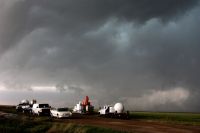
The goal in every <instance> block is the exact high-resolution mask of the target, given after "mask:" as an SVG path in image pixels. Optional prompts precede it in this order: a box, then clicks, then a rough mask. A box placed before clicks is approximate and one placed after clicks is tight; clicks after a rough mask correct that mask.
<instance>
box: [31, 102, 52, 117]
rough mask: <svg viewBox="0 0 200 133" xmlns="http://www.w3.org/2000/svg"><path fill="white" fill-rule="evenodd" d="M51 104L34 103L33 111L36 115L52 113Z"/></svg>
mask: <svg viewBox="0 0 200 133" xmlns="http://www.w3.org/2000/svg"><path fill="white" fill-rule="evenodd" d="M50 108H51V107H50V106H49V104H46V103H45V104H38V103H36V104H33V107H32V113H33V114H34V115H38V116H40V115H48V116H49V115H50Z"/></svg>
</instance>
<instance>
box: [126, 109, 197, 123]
mask: <svg viewBox="0 0 200 133" xmlns="http://www.w3.org/2000/svg"><path fill="white" fill-rule="evenodd" d="M130 117H131V118H132V119H137V120H155V121H163V122H170V123H177V124H192V125H200V114H199V113H164V112H131V113H130Z"/></svg>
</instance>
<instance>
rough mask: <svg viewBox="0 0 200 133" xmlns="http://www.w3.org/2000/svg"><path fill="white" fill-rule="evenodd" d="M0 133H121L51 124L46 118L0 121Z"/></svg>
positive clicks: (93, 127)
mask: <svg viewBox="0 0 200 133" xmlns="http://www.w3.org/2000/svg"><path fill="white" fill-rule="evenodd" d="M0 132H1V133H16V132H17V133H121V132H120V131H115V130H112V129H107V128H100V127H95V126H87V125H77V124H74V123H58V122H52V121H51V119H50V118H48V117H27V116H23V115H22V116H18V117H16V118H10V119H8V118H1V119H0Z"/></svg>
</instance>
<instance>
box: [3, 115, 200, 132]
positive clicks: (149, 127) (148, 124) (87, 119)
mask: <svg viewBox="0 0 200 133" xmlns="http://www.w3.org/2000/svg"><path fill="white" fill-rule="evenodd" d="M17 115H22V114H12V113H5V112H4V111H0V118H8V119H9V118H15V117H16V116H17ZM27 117H30V116H28V115H27ZM31 117H33V116H31ZM50 120H51V121H52V122H60V123H75V124H81V125H93V126H98V127H106V128H112V129H115V130H120V131H128V132H134V133H200V126H197V125H196V126H193V125H183V124H172V123H164V122H156V121H151V120H148V121H147V120H135V119H131V120H120V119H111V118H102V117H98V116H96V115H86V116H84V115H81V116H79V117H77V118H69V119H56V118H53V119H52V118H51V119H50Z"/></svg>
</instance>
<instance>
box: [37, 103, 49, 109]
mask: <svg viewBox="0 0 200 133" xmlns="http://www.w3.org/2000/svg"><path fill="white" fill-rule="evenodd" d="M48 107H49V104H39V108H48Z"/></svg>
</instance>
